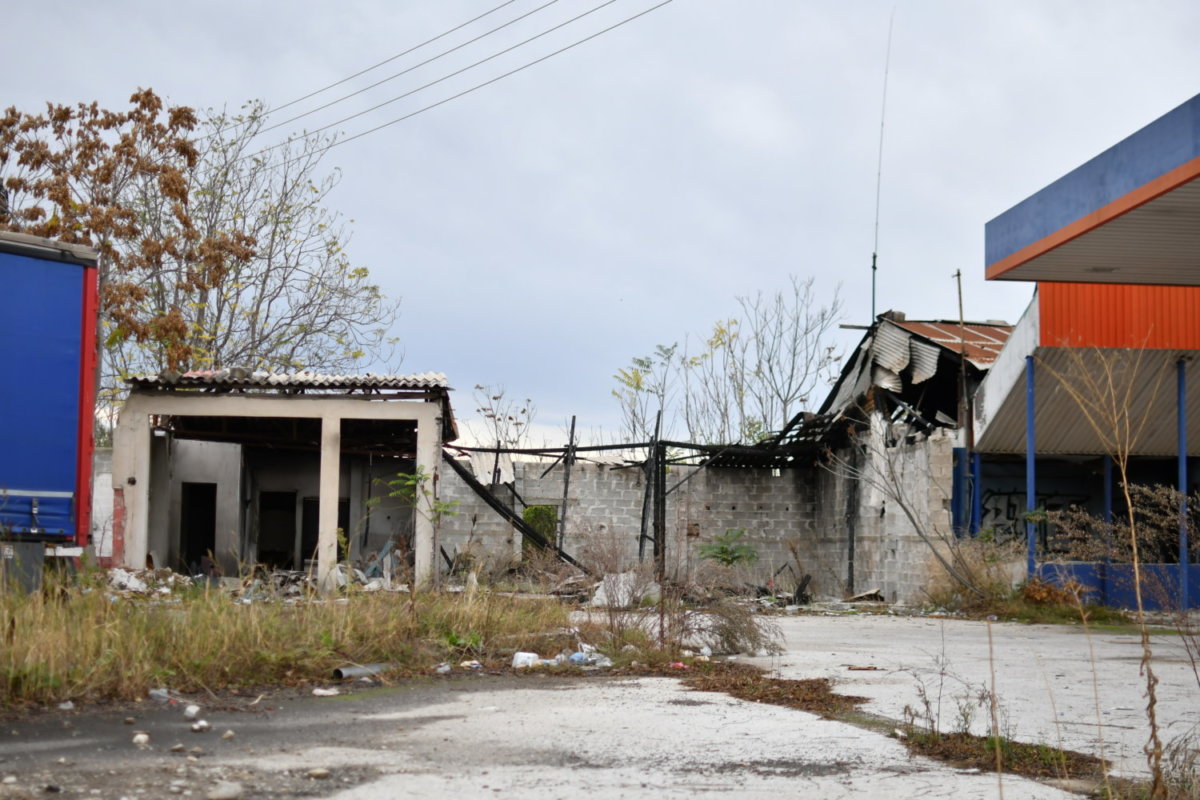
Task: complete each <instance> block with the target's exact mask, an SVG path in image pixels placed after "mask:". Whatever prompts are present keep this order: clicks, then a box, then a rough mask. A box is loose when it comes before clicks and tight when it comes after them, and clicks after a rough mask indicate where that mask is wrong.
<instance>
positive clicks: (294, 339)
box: [108, 102, 398, 378]
mask: <svg viewBox="0 0 1200 800" xmlns="http://www.w3.org/2000/svg"><path fill="white" fill-rule="evenodd" d="M263 123H264V116H263V107H262V104H261V103H259V102H254V103H250V104H248V105H247V106H246V107H245V109H244V110H243V113H242V114H239V115H236V116H231V115H229V114H226V113H224V112H216V111H210V112H208V114H207V115H206V116H205V118H204V120H203V122H202V123H201V125H200V127H199V138H198V145H199V148H198V149H199V157H198V158H197V159H196V162H195V163H194V165H192V166H191V167H190V168H189V169H188V171H187V172H186V173H185V178H186V180H187V186H188V193H189V203H190V207H191V209H192V219H193V224H194V225H195V227H196V229H197V230H198V231H199V232H200V233H201V234H203V235H207V236H222V235H224V236H230V237H236V238H237V239H238V240H240V241H247V242H253V243H254V250H253V255H252V257H250V258H247V259H245V260H243V261H239V262H237V263H235V264H232V265H230V267H229V268H228V269H227V270H226V271H225V273H224V275H223V277H222V280H221V281H219V282H204V283H202V284H201V285H200V286H199V287H197V288H195V289H193V288H192V281H191V270H192V266H191V265H190V264H189V263H187V262H186V261H184V260H182V259H179V258H176V257H172V256H171V255H170V254H164V256H163V257H161V258H159V259H157V260H156V261H155V262H154V263H152V264H146V265H144V266H143V268H142V269H140V270H138V271H135V272H134V275H136V277H137V278H138V279H139V280H140V281H141V283H142V285H143V286H144V287H145V290H146V291H145V295H144V297H143V299H142V305H143V306H144V309H145V313H147V314H149V313H163V312H164V311H165V310H167V309H178V311H179V313H180V314H181V315H182V318H183V320H184V322H185V324H186V343H187V352H188V354H189V357H188V359H187V361H186V362H185V366H187V367H190V368H212V369H220V368H223V367H228V366H245V367H250V368H253V369H264V370H292V369H302V368H312V369H322V370H327V371H348V370H350V369H352V368H354V367H355V365H357V364H359V363H360V362H361V361H362V360H364V358H366V356H367V355H368V354H371V355H374V356H378V355H379V353H380V351H381V350H383V349H385V347H386V345H387V344H388V343H389V340H387V339H386V335H387V328H388V326H390V325H391V324H392V322H393V321H394V320H395V317H396V314H397V309H398V306H397V304H396V303H395V302H392V301H389V300H387V299H386V298H384V296H383V294H382V293H381V292H380V290H379V287H378V286H377V285H375V284H374V283H372V282H371V281H370V275H369V272H368V271H367V269H366V268H365V267H356V266H354V265H353V264H352V263H351V262H350V260H349V257H348V256H347V252H346V246H347V243H348V239H349V236H348V234H347V231H346V228H345V224H344V222H343V220H342V218H341V216H340V215H339V214H337V213H335V212H332V211H330V210H329V209H328V207H327V206H326V201H327V200H328V197H329V194H330V192H331V191H332V190H333V189H334V187H335V186H336V185H337V183H338V174H337V173H336V172H334V173H330V174H326V175H324V176H321V175H319V174H318V170H319V167H320V162H321V157H322V154H323V152H324V150H325V149H326V148H327V147H328V145H329V144H330V143H331V140H329V139H326V138H320V137H309V138H304V139H300V140H297V141H290V140H289V141H288V142H286V143H285V144H284V145H282V146H280V147H276V148H274V149H271V150H268V151H265V152H258V153H255V152H254V149H255V147H256V146H257V145H255V144H254V140H255V137H256V136H257V134H258V132H259V131H260V129H261V128H262V126H263ZM130 194H131V196H130V200H129V202H130V205H131V206H133V207H134V208H136V209H137V211H138V213H139V215H140V216H141V218H142V220H143V227H144V229H145V230H147V231H149V232H150V233H152V234H154V235H156V236H158V237H169V236H171V235H174V234H175V229H176V228H177V223H176V220H175V219H174V217H173V216H172V215H171V214H170V213H169V212H170V209H169V204H168V201H167V199H166V198H164V196H163V195H162V194H161V193H160V192H158V191H157V190H156V187H155V186H154V185H153V184H152V183H150V182H147V181H138V182H135V184H134V185H133V187H132V188H131V192H130ZM110 324H115V321H110ZM115 344H116V346H114V347H112V348H110V350H109V356H110V357H109V360H108V367H109V369H108V372H109V374H110V375H111V376H114V377H117V378H119V377H121V376H123V375H127V374H130V373H136V372H154V371H158V370H159V369H162V368H163V367H165V366H167V365H168V363H169V360H168V358H167V353H166V352H165V351H164V349H163V348H162V347H161V346H150V347H146V346H138V345H137V344H136V343H132V342H129V341H128V340H121V339H120V338H119V337H118V338H117V339H116V342H115Z"/></svg>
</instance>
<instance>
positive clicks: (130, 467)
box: [112, 397, 152, 569]
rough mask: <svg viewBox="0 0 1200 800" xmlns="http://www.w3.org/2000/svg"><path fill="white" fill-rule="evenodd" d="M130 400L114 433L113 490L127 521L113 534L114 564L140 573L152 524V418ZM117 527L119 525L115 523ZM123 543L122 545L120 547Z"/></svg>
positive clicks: (143, 564)
mask: <svg viewBox="0 0 1200 800" xmlns="http://www.w3.org/2000/svg"><path fill="white" fill-rule="evenodd" d="M138 405H139V404H138V403H137V401H136V399H135V398H133V397H130V398H129V400H128V401H127V402H126V404H125V408H123V409H122V410H121V416H120V417H119V418H118V420H117V427H116V430H115V431H114V432H113V469H112V482H113V487H114V489H117V488H119V489H120V490H121V496H122V504H123V507H124V520H123V524H122V531H120V532H119V533H120V535H118V532H117V531H115V530H114V532H113V554H112V563H113V564H121V565H124V566H127V567H131V568H135V569H141V568H142V567H144V566H145V565H146V553H147V549H148V547H149V524H150V441H151V438H152V437H151V435H150V416H149V415H148V414H146V413H145V411H144V410H143V409H140V408H139V407H138ZM113 524H114V526H115V525H116V524H117V521H116V520H115V519H114V521H113ZM118 543H120V544H118Z"/></svg>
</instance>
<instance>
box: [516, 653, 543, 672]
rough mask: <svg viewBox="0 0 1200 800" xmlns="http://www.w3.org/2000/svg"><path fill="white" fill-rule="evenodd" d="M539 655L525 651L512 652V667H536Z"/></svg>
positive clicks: (539, 658)
mask: <svg viewBox="0 0 1200 800" xmlns="http://www.w3.org/2000/svg"><path fill="white" fill-rule="evenodd" d="M541 660H542V659H541V656H539V655H538V654H537V653H525V652H521V651H518V652H516V653H513V657H512V666H513V669H525V668H527V667H536V666H537V664H538V662H539V661H541Z"/></svg>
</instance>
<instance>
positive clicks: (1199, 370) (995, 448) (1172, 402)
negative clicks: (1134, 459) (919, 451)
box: [977, 347, 1200, 456]
mask: <svg viewBox="0 0 1200 800" xmlns="http://www.w3.org/2000/svg"><path fill="white" fill-rule="evenodd" d="M1033 356H1034V359H1035V361H1034V395H1035V399H1036V410H1035V413H1034V435H1035V437H1036V443H1035V446H1036V449H1037V452H1038V453H1039V454H1041V455H1102V454H1104V453H1105V452H1106V448H1105V443H1104V440H1103V437H1102V436H1101V435H1100V434H1099V433H1098V432H1097V431H1096V426H1097V425H1098V426H1100V427H1101V428H1102V429H1104V430H1105V435H1106V436H1108V435H1110V433H1109V432H1110V431H1111V430H1112V428H1113V426H1114V422H1113V420H1112V419H1111V418H1112V417H1113V416H1114V415H1119V414H1120V412H1122V411H1123V410H1124V409H1128V411H1129V416H1130V417H1131V418H1132V419H1133V420H1134V421H1135V422H1136V423H1137V424H1138V425H1139V426H1142V427H1141V435H1140V436H1139V437H1138V438H1137V440H1136V441H1135V442H1133V443H1132V444H1133V446H1132V447H1131V448H1130V450H1131V454H1132V455H1144V456H1173V455H1176V453H1177V450H1178V444H1177V441H1178V440H1177V428H1176V425H1177V418H1176V375H1175V363H1176V362H1177V361H1178V360H1179V359H1180V358H1185V359H1187V358H1191V357H1193V356H1195V352H1194V351H1192V352H1188V351H1174V350H1142V351H1140V352H1139V351H1137V350H1107V349H1106V350H1100V349H1096V348H1068V347H1039V348H1037V349H1036V350H1035V351H1034V353H1033ZM1109 375H1112V376H1113V377H1112V381H1111V386H1110V385H1109V381H1108V377H1107V376H1109ZM1186 377H1187V380H1186V392H1187V401H1186V403H1187V405H1186V412H1185V413H1186V415H1187V418H1188V419H1189V420H1195V419H1198V418H1200V362H1197V361H1190V362H1189V363H1187V369H1186ZM1089 383H1091V384H1094V385H1090V386H1089ZM1072 391H1075V392H1082V393H1083V394H1084V395H1085V396H1088V397H1092V398H1095V399H1098V400H1100V401H1103V400H1105V399H1106V395H1107V400H1108V401H1109V407H1110V409H1111V410H1110V412H1109V413H1107V414H1105V413H1103V412H1102V413H1100V414H1099V415H1098V416H1095V417H1094V419H1093V420H1091V421H1089V419H1088V416H1087V415H1086V414H1084V412H1083V411H1082V409H1081V407H1080V404H1079V403H1078V402H1077V401H1076V400H1075V399H1074V397H1073V396H1072ZM1143 420H1144V426H1143V425H1142V423H1143ZM977 447H978V449H979V450H980V451H981V452H984V453H1024V452H1025V376H1024V373H1022V374H1021V376H1020V378H1018V379H1017V380H1016V381H1015V382H1014V384H1013V385H1012V386H1011V387H1009V389H1008V394H1007V395H1006V397H1005V399H1004V402H1003V403H1002V405H1001V406H1000V409H999V410H998V411H997V412H996V414H995V416H994V417H993V418H992V419H990V420H988V421H987V424H986V427H984V428H983V429H982V432H981V433H980V434H979V437H978V439H977ZM1187 451H1188V454H1189V455H1200V426H1198V425H1195V424H1194V423H1193V424H1190V425H1188V442H1187Z"/></svg>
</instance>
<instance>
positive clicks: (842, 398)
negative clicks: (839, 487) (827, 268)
mask: <svg viewBox="0 0 1200 800" xmlns="http://www.w3.org/2000/svg"><path fill="white" fill-rule="evenodd" d="M1012 330H1013V326H1011V325H1009V324H1008V323H1006V322H1000V321H996V320H990V321H987V322H965V323H960V322H952V321H948V320H908V319H906V318H905V316H904V314H903V313H902V312H899V311H886V312H884V313H883V314H880V315H879V317H878V318H877V319H876V321H875V324H874V325H872V326H871V327H870V328H868V329H867V332H866V334H865V335H864V336H863V339H862V341H861V342H860V343H859V345H858V347H857V348H855V351H854V353H853V354H852V355H851V356H850V357H849V358H848V359H846V365H845V367H844V368H843V369H842V373H841V375H840V376H839V377H838V379H837V382H836V383H835V384H834V386H833V389H832V390H831V391H830V393H829V395H828V397H826V398H825V402H824V403H822V404H821V408H820V410H819V411H818V413H816V414H813V413H810V412H801V413H799V414H797V415H796V416H795V417H793V418H792V419H791V420H790V421H789V422H788V424H787V425H786V426H785V427H784V428H783V430H781V431H780V432H779V433H777V434H775V435H774V436H772V437H770V438H768V439H766V440H764V441H762V442H760V443H759V444H757V445H754V446H753V447H737V448H724V449H723V451H721V452H718V453H716V454H715V455H713V456H711V457H710V458H709V459H708V461H707V462H706V463H707V464H708V465H710V466H746V467H773V468H779V467H790V466H803V465H806V464H808V463H811V461H812V460H813V459H814V458H816V457H818V456H819V455H820V453H821V451H822V450H824V449H825V448H827V447H830V446H831V445H833V444H834V443H835V441H834V440H835V438H836V437H837V436H838V435H840V434H841V433H844V431H845V425H843V424H839V423H841V422H842V421H844V420H851V421H853V420H856V419H860V418H861V417H862V413H861V412H862V410H863V409H865V408H866V407H867V406H868V404H871V403H878V402H880V400H881V398H888V401H889V406H890V410H889V413H890V414H891V415H892V416H893V417H894V418H904V419H906V420H907V421H909V422H912V423H914V424H915V425H916V426H917V427H918V428H924V429H926V430H932V429H933V427H935V426H938V425H941V426H948V427H954V426H957V425H958V424H959V421H958V416H959V401H960V399H961V397H962V378H963V370H962V367H963V365H964V364H965V367H966V376H965V377H966V383H967V387H966V389H967V393H968V396H970V394H971V393H973V392H974V390H975V387H976V386H978V385H979V382H980V381H981V380H982V379H983V376H984V375H985V374H986V373H987V371H988V369H989V368H990V367H991V365H992V364H993V363H994V362H995V360H996V358H997V357H998V356H999V354H1000V351H1001V350H1002V349H1003V348H1004V344H1005V342H1007V341H1008V338H1009V336H1010V335H1011V334H1012Z"/></svg>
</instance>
